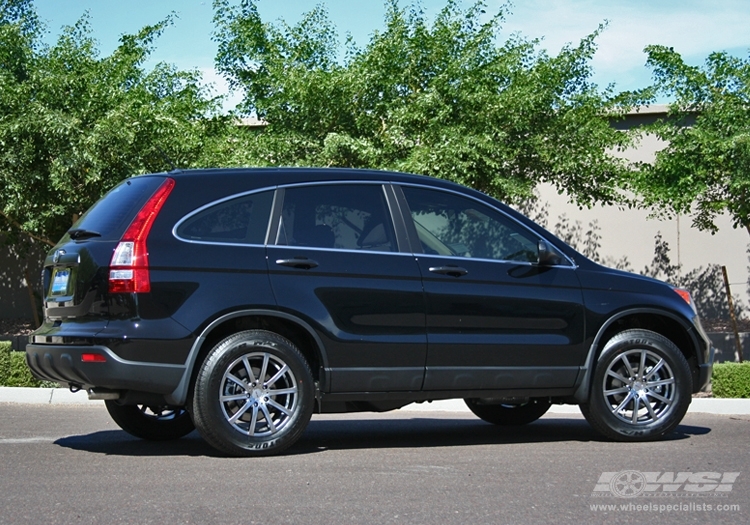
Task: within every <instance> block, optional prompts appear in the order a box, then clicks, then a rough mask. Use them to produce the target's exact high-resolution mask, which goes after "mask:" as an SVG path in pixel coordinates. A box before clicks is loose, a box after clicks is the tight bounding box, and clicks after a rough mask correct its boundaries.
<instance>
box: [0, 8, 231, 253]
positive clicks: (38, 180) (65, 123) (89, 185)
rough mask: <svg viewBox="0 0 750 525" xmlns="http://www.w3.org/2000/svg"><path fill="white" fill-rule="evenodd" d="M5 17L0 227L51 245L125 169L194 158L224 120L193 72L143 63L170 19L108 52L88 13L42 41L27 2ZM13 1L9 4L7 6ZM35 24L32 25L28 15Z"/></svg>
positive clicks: (0, 47) (162, 166)
mask: <svg viewBox="0 0 750 525" xmlns="http://www.w3.org/2000/svg"><path fill="white" fill-rule="evenodd" d="M2 5H3V11H2V14H1V15H0V16H1V17H2V18H0V194H1V195H2V196H3V198H2V202H1V203H0V233H3V234H5V236H6V238H7V239H10V242H11V243H15V242H21V240H23V239H28V238H33V239H36V240H38V241H40V242H43V243H46V244H49V245H54V244H55V242H56V241H57V239H58V238H59V237H60V236H61V235H62V234H63V233H64V232H65V231H66V230H67V229H68V228H69V227H70V225H71V224H72V222H73V221H74V219H75V218H76V217H77V216H78V215H79V214H80V213H82V212H84V211H85V210H86V209H87V208H89V207H90V206H91V204H93V203H94V202H95V201H96V200H97V199H98V198H99V197H100V196H101V195H102V194H104V193H105V192H106V191H107V190H109V189H110V188H111V187H112V186H114V185H115V184H116V183H117V182H119V181H120V180H122V179H123V178H125V177H128V176H131V175H136V174H139V173H145V172H152V171H161V170H168V169H171V165H170V162H169V161H168V160H166V159H167V157H168V158H169V159H171V160H172V161H173V162H174V163H175V164H176V165H177V166H180V167H185V166H190V165H193V164H195V163H197V159H198V158H199V157H200V155H201V154H202V151H203V148H204V146H205V141H206V140H207V137H209V136H210V135H211V133H212V132H213V131H212V130H215V128H220V127H221V125H220V124H221V120H220V119H219V123H217V122H216V121H212V120H211V119H210V118H209V117H210V116H211V115H212V112H214V111H215V110H216V109H217V101H216V100H214V99H212V98H211V97H209V96H208V94H207V93H206V91H205V89H204V88H203V87H201V83H200V76H199V74H198V73H197V72H185V71H178V70H176V69H175V68H174V67H172V66H169V65H166V64H158V65H156V66H155V67H154V68H153V69H151V70H150V71H147V70H146V69H145V68H144V62H145V61H146V59H147V58H148V56H149V53H150V52H151V50H152V46H153V42H154V40H155V39H156V38H157V37H158V35H159V34H160V33H161V32H162V31H163V30H164V29H165V27H166V26H167V25H169V23H170V20H166V21H163V22H161V23H159V24H156V25H153V26H148V27H144V28H143V29H142V30H140V31H139V32H138V33H137V34H134V35H124V36H123V37H121V39H120V44H119V46H118V47H117V48H116V49H115V50H114V52H113V53H112V54H111V55H109V56H105V57H102V56H100V55H99V52H98V49H97V44H96V42H95V41H94V40H93V38H92V36H91V30H90V27H89V21H88V17H87V15H84V16H83V17H82V18H81V19H80V20H79V21H78V22H77V23H76V24H75V25H74V26H72V27H67V28H65V29H64V31H63V33H62V35H61V36H60V37H59V39H58V40H57V42H56V43H55V44H54V45H51V46H47V45H44V44H43V42H42V40H41V38H42V36H43V28H41V27H40V26H39V25H38V23H36V21H35V16H34V12H33V9H32V6H31V4H30V2H28V1H19V2H13V1H12V0H5V1H4V3H3V4H2ZM8 7H13V9H10V8H8ZM32 22H33V23H32Z"/></svg>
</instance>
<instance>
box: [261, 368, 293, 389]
mask: <svg viewBox="0 0 750 525" xmlns="http://www.w3.org/2000/svg"><path fill="white" fill-rule="evenodd" d="M287 370H289V367H288V366H287V365H284V366H283V367H282V368H281V370H279V371H278V372H276V373H275V374H274V376H273V377H272V378H271V379H269V380H268V381H264V382H263V386H265V387H269V386H271V385H272V384H274V383H275V382H276V381H278V380H279V378H280V377H281V376H283V375H284V374H285V373H286V371H287Z"/></svg>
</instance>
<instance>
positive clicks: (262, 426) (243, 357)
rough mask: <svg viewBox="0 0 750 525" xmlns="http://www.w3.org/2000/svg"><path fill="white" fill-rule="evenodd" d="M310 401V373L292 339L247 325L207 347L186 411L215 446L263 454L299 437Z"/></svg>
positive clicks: (239, 452)
mask: <svg viewBox="0 0 750 525" xmlns="http://www.w3.org/2000/svg"><path fill="white" fill-rule="evenodd" d="M313 402H314V389H313V380H312V373H311V372H310V367H309V365H308V364H307V361H306V360H305V358H304V357H303V356H302V354H301V353H300V351H299V350H298V349H297V348H296V347H295V346H294V344H293V343H292V342H291V341H289V340H287V339H286V338H284V337H282V336H280V335H278V334H275V333H273V332H268V331H265V330H249V331H245V332H240V333H237V334H234V335H232V336H230V337H228V338H226V339H224V340H223V341H222V342H220V343H219V344H218V345H216V346H215V347H214V348H213V349H212V350H211V351H210V352H209V354H208V356H207V357H206V360H205V361H204V363H203V365H202V366H201V368H200V371H199V372H198V377H197V379H196V382H195V391H194V394H193V403H192V413H193V420H194V421H195V426H196V427H197V428H198V431H199V432H200V433H201V435H202V436H203V438H204V439H205V440H206V441H207V442H208V443H209V444H210V445H212V446H213V447H215V448H216V449H218V450H221V451H223V452H226V453H228V454H231V455H234V456H265V455H270V454H277V453H279V452H281V451H283V450H284V449H286V448H287V447H289V446H291V445H292V444H293V443H294V442H295V441H297V439H299V437H300V436H301V435H302V432H303V431H304V430H305V427H306V426H307V423H308V422H309V421H310V417H311V415H312V410H313Z"/></svg>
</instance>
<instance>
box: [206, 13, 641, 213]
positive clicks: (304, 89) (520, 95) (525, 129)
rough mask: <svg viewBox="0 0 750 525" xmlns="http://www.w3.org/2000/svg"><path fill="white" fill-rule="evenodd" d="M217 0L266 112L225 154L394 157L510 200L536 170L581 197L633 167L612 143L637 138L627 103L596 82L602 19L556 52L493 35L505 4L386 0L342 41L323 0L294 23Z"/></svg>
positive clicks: (611, 190)
mask: <svg viewBox="0 0 750 525" xmlns="http://www.w3.org/2000/svg"><path fill="white" fill-rule="evenodd" d="M214 8H215V13H216V14H215V23H216V35H215V38H216V40H217V42H218V44H219V52H218V55H217V67H218V68H219V70H220V71H222V72H223V74H224V75H226V77H227V78H228V79H229V81H230V82H231V84H232V85H233V86H234V87H235V88H236V89H239V90H241V91H242V92H243V93H244V101H243V103H242V104H241V106H240V110H241V111H242V112H243V113H244V114H246V115H254V116H257V117H258V118H261V119H264V120H265V121H266V122H267V123H268V126H267V128H266V130H265V131H264V132H263V133H260V134H247V133H246V134H244V135H243V134H241V133H238V136H237V137H236V138H235V140H236V141H238V142H239V143H241V144H242V147H231V151H224V152H223V153H222V155H223V156H222V158H223V159H224V160H225V161H226V162H229V163H233V164H267V165H280V164H286V165H318V166H352V167H369V168H381V169H397V170H404V171H410V172H416V173H422V174H427V175H432V176H435V177H441V178H446V179H450V180H454V181H456V182H459V183H463V184H466V185H469V186H472V187H474V188H477V189H479V190H482V191H484V192H486V193H489V194H492V195H494V196H496V197H499V198H501V199H504V200H506V201H509V202H519V201H521V200H524V199H528V198H530V197H532V195H533V194H532V190H533V188H534V187H535V186H536V185H537V184H538V183H540V182H549V183H552V184H554V185H555V186H556V187H557V188H558V189H559V190H560V191H561V192H562V191H566V192H568V193H569V194H570V195H572V196H573V197H574V198H575V199H576V200H577V201H578V202H579V203H580V204H583V205H590V204H592V203H593V202H596V201H603V202H612V201H614V200H616V199H617V198H618V192H617V185H618V181H619V180H620V179H621V177H622V176H623V175H624V174H625V173H626V172H627V169H628V168H627V166H626V164H625V163H624V162H623V161H621V160H619V159H617V158H615V157H614V156H613V155H612V151H613V150H614V149H617V148H621V147H624V146H625V145H626V144H627V141H628V140H629V137H628V135H627V134H625V133H621V132H617V131H615V130H614V129H612V127H611V126H610V119H612V118H616V117H617V116H618V115H621V114H622V113H623V112H624V111H626V110H627V107H626V106H624V105H622V104H621V102H622V101H621V100H620V99H619V98H618V97H617V96H615V95H614V93H613V92H612V89H611V88H606V89H604V90H603V91H601V90H599V88H598V87H597V86H596V85H594V84H592V83H591V82H590V76H591V67H590V60H591V58H592V56H593V54H594V52H595V50H596V44H595V40H596V37H597V36H598V34H599V33H600V31H602V29H603V28H602V27H599V28H598V29H597V30H596V31H595V32H594V33H592V34H591V35H589V36H587V37H586V38H584V39H583V40H581V42H580V43H579V44H578V45H575V46H571V45H568V46H565V47H564V48H563V49H562V50H560V52H559V54H557V55H556V56H554V57H553V56H549V55H548V54H547V53H546V52H545V51H543V50H540V49H539V44H540V42H539V41H538V40H527V39H525V38H523V37H521V36H518V35H512V36H510V37H509V38H508V39H507V40H506V41H505V42H504V43H502V44H498V37H499V35H500V29H501V26H502V23H503V20H504V17H505V9H504V8H503V9H501V11H500V12H499V13H497V14H496V15H494V16H488V15H487V14H486V13H485V4H484V2H481V1H480V2H478V3H476V4H474V5H473V6H471V7H469V8H468V9H462V8H460V6H459V2H458V1H455V0H448V2H447V4H446V6H445V8H444V9H443V10H442V11H441V12H440V13H439V14H438V15H437V17H436V18H435V19H434V21H433V22H432V23H430V22H428V20H426V17H425V14H424V12H423V11H422V10H421V8H420V7H419V5H418V4H415V5H413V6H411V7H410V8H408V9H402V8H400V7H399V5H398V1H397V0H390V1H388V2H387V4H386V8H387V10H386V16H385V28H384V29H383V30H382V31H378V32H375V33H374V34H373V35H372V37H371V38H370V41H369V42H368V43H367V45H365V46H364V47H362V48H358V47H357V46H356V45H355V44H354V43H353V42H352V41H351V39H347V41H346V44H345V45H344V46H343V50H342V47H341V46H340V45H339V40H338V37H337V32H336V30H335V28H334V27H333V25H332V24H331V22H330V20H329V19H328V17H327V14H326V11H325V9H324V8H323V7H321V6H319V7H316V8H315V9H313V10H312V11H310V12H308V13H307V14H305V15H304V16H303V17H302V19H301V21H300V22H299V23H298V24H296V25H294V26H289V25H287V24H286V23H285V22H283V21H282V22H279V23H277V24H270V23H265V22H263V21H262V20H261V18H260V15H259V13H258V10H257V5H256V2H255V1H254V0H243V1H242V2H241V3H240V4H239V5H237V4H235V3H232V2H230V1H229V0H215V2H214ZM225 148H227V149H230V146H229V145H227V146H225ZM217 151H220V150H217Z"/></svg>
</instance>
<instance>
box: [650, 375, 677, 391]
mask: <svg viewBox="0 0 750 525" xmlns="http://www.w3.org/2000/svg"><path fill="white" fill-rule="evenodd" d="M673 384H674V378H672V377H670V378H669V379H662V380H660V381H652V382H651V383H646V386H647V387H648V388H655V387H658V386H666V385H673Z"/></svg>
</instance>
